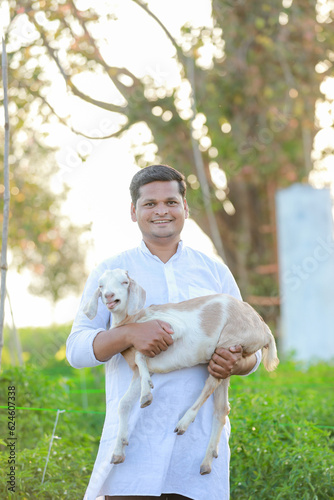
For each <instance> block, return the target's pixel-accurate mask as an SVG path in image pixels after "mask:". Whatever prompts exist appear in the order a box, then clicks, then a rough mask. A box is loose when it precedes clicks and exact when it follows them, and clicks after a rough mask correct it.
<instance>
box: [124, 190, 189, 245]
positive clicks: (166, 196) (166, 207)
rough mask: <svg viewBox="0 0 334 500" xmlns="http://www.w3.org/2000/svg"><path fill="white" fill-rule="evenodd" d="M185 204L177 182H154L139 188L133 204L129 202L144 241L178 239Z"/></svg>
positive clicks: (163, 241) (185, 213)
mask: <svg viewBox="0 0 334 500" xmlns="http://www.w3.org/2000/svg"><path fill="white" fill-rule="evenodd" d="M188 213H189V211H188V205H187V202H186V200H183V198H182V196H181V194H180V192H179V185H178V183H177V181H155V182H150V183H149V184H145V185H144V186H142V187H141V188H140V197H139V198H138V201H137V204H136V207H134V205H133V204H132V203H131V218H132V220H133V221H134V222H137V223H138V227H139V229H140V231H141V233H142V235H143V239H144V241H147V242H151V243H154V242H155V243H166V244H167V243H169V242H171V241H172V242H174V241H179V239H180V233H181V231H182V229H183V225H184V220H185V219H186V218H187V217H188Z"/></svg>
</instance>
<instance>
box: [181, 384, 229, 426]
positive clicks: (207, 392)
mask: <svg viewBox="0 0 334 500" xmlns="http://www.w3.org/2000/svg"><path fill="white" fill-rule="evenodd" d="M220 382H221V381H220V380H219V379H217V378H215V377H213V376H212V375H209V376H208V378H207V379H206V382H205V385H204V387H203V390H202V392H201V394H200V396H199V397H198V399H197V400H196V401H195V403H194V404H193V405H192V407H191V408H189V410H187V411H186V413H185V414H184V415H183V417H182V418H181V420H179V422H178V423H177V425H176V427H175V429H174V432H177V433H178V434H184V433H185V432H186V430H187V429H188V427H189V425H190V424H191V423H192V422H193V421H194V420H195V418H196V415H197V413H198V412H199V409H200V408H201V406H202V405H203V404H204V403H205V401H206V400H207V399H208V397H209V396H211V394H212V393H213V391H214V390H215V389H216V388H217V387H218V385H219V384H220Z"/></svg>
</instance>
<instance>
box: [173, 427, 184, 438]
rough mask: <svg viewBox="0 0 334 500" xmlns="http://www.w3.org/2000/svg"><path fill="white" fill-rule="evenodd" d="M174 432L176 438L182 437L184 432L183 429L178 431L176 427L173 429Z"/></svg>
mask: <svg viewBox="0 0 334 500" xmlns="http://www.w3.org/2000/svg"><path fill="white" fill-rule="evenodd" d="M174 432H176V433H177V435H178V436H182V434H184V433H185V432H186V431H185V430H184V429H179V428H178V427H175V429H174Z"/></svg>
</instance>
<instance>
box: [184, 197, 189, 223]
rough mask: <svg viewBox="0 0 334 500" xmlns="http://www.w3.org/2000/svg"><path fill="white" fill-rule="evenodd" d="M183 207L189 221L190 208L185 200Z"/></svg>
mask: <svg viewBox="0 0 334 500" xmlns="http://www.w3.org/2000/svg"><path fill="white" fill-rule="evenodd" d="M183 207H184V215H185V218H186V219H188V217H189V207H188V203H187V200H186V199H184V200H183Z"/></svg>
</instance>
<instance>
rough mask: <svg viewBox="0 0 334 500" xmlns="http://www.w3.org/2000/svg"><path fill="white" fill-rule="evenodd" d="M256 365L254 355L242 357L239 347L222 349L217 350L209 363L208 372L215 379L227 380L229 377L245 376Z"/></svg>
mask: <svg viewBox="0 0 334 500" xmlns="http://www.w3.org/2000/svg"><path fill="white" fill-rule="evenodd" d="M256 363H257V357H256V355H255V354H252V355H251V356H247V357H244V356H243V355H242V347H241V345H237V346H234V347H230V349H224V348H222V347H220V348H217V349H216V350H215V352H214V354H213V355H212V358H211V360H210V362H209V366H208V371H209V373H210V375H212V376H213V377H216V378H221V379H224V378H227V377H230V376H231V375H247V374H248V373H249V372H251V371H252V369H253V368H254V366H255V365H256Z"/></svg>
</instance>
